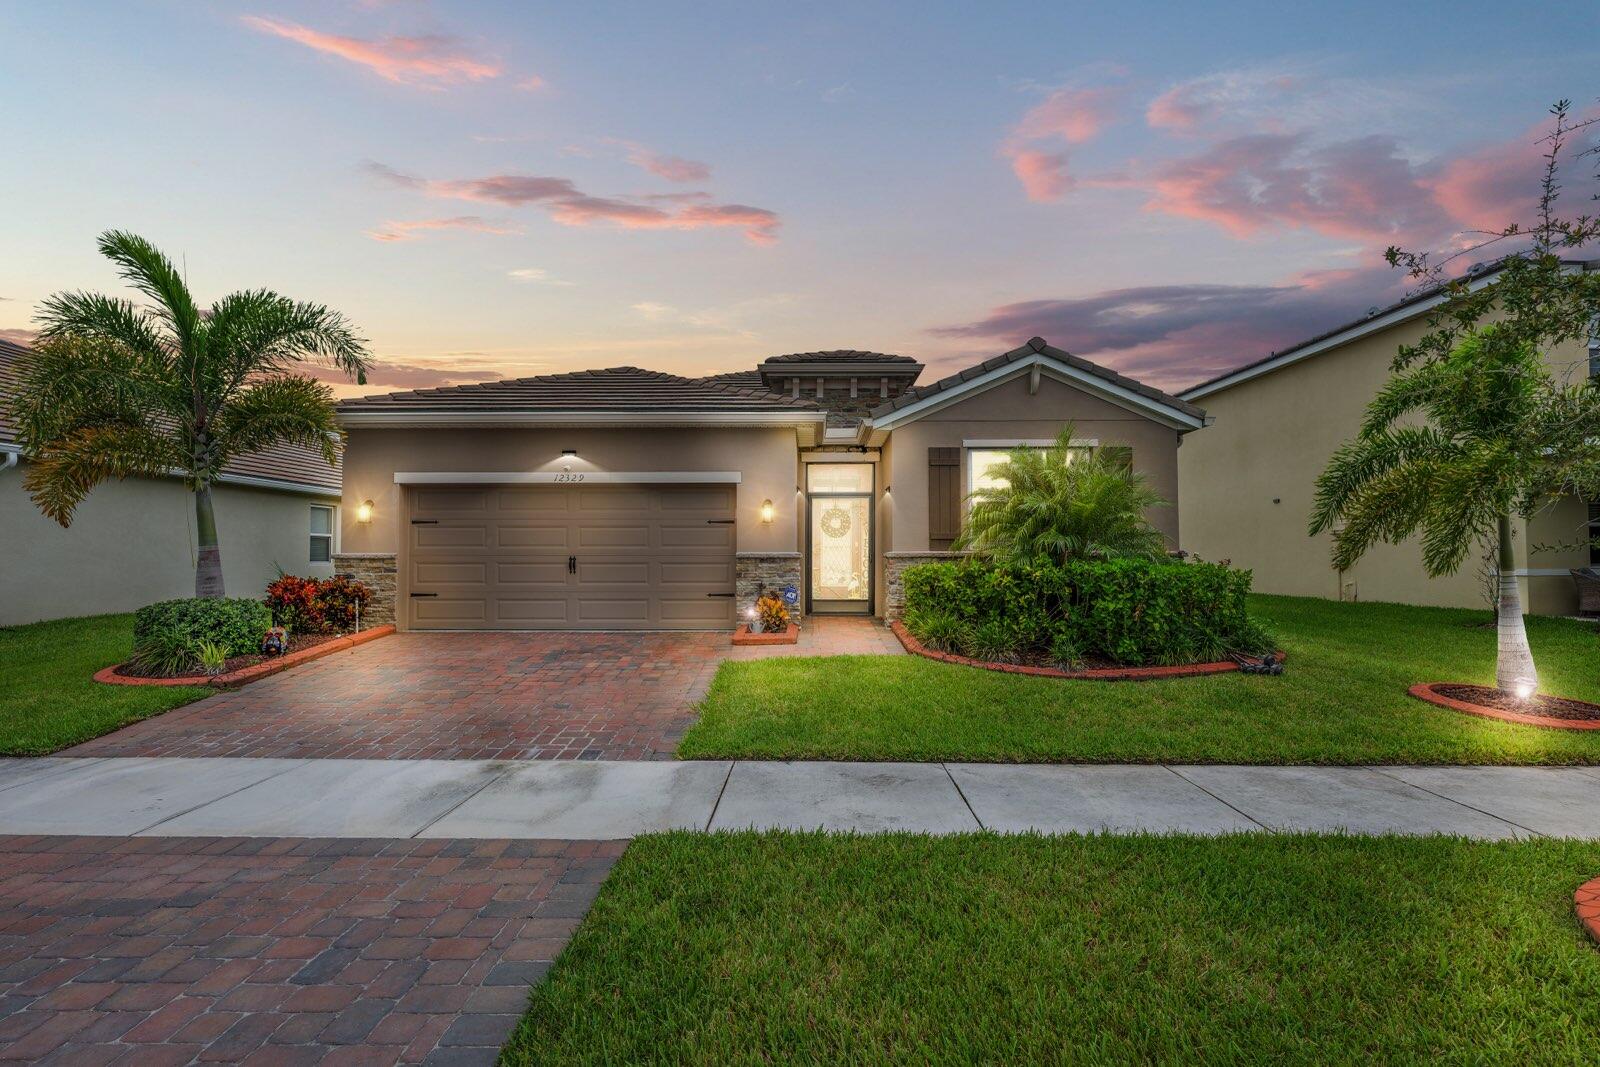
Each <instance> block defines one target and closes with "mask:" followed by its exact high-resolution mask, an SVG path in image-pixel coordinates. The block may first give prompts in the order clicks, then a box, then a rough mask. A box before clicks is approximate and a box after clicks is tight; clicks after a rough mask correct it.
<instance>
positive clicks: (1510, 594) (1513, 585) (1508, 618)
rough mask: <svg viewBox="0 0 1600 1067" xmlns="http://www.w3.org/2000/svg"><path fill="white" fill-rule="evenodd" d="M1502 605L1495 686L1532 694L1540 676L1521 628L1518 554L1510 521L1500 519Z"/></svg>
mask: <svg viewBox="0 0 1600 1067" xmlns="http://www.w3.org/2000/svg"><path fill="white" fill-rule="evenodd" d="M1499 533H1500V604H1499V608H1498V612H1497V614H1498V618H1499V647H1498V649H1497V653H1496V656H1495V661H1494V684H1495V687H1496V688H1498V689H1504V690H1506V691H1507V692H1511V693H1514V692H1517V691H1518V690H1519V689H1520V688H1522V687H1524V686H1526V687H1528V691H1529V692H1535V691H1537V690H1538V688H1539V673H1538V672H1537V671H1536V670H1534V667H1533V650H1532V649H1530V648H1529V647H1528V631H1527V629H1526V628H1525V627H1524V626H1523V624H1522V590H1521V588H1520V587H1519V586H1518V585H1517V560H1516V553H1515V551H1514V550H1513V547H1512V544H1511V517H1510V516H1509V515H1502V516H1500V531H1499Z"/></svg>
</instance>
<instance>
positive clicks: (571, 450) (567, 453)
mask: <svg viewBox="0 0 1600 1067" xmlns="http://www.w3.org/2000/svg"><path fill="white" fill-rule="evenodd" d="M561 454H562V455H563V456H576V455H577V454H578V450H577V449H576V448H563V449H562V450H561Z"/></svg>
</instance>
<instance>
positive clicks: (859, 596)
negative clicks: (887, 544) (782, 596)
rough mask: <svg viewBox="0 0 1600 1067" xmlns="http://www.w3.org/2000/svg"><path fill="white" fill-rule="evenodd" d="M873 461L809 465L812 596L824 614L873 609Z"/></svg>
mask: <svg viewBox="0 0 1600 1067" xmlns="http://www.w3.org/2000/svg"><path fill="white" fill-rule="evenodd" d="M872 492H873V486H872V464H870V463H812V464H808V465H807V466H806V512H807V517H806V545H807V549H806V599H807V602H808V603H809V604H810V610H811V611H812V612H814V613H818V614H842V615H870V614H872V512H873V507H872Z"/></svg>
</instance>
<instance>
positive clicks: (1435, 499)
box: [1311, 324, 1600, 699]
mask: <svg viewBox="0 0 1600 1067" xmlns="http://www.w3.org/2000/svg"><path fill="white" fill-rule="evenodd" d="M1597 433H1600V381H1597V380H1593V379H1591V380H1589V381H1587V382H1585V383H1584V384H1582V385H1576V386H1574V385H1565V384H1559V383H1557V381H1556V380H1555V378H1554V376H1553V375H1552V374H1551V372H1550V370H1549V369H1548V368H1547V366H1546V365H1545V362H1544V360H1543V359H1542V358H1541V357H1540V355H1539V352H1538V349H1537V348H1536V347H1535V346H1534V345H1533V344H1531V343H1529V342H1527V341H1526V340H1523V339H1521V335H1520V333H1518V332H1516V331H1514V330H1513V329H1511V328H1508V327H1504V326H1500V325H1495V324H1490V325H1486V326H1481V327H1474V328H1470V329H1467V330H1464V331H1463V332H1462V333H1461V334H1460V339H1459V340H1458V341H1457V342H1456V344H1455V347H1454V348H1453V349H1452V350H1451V351H1450V353H1449V355H1448V356H1446V357H1445V358H1443V359H1437V360H1431V361H1427V362H1422V363H1418V364H1415V365H1412V366H1411V367H1410V368H1409V369H1405V370H1401V371H1400V372H1398V373H1396V374H1395V375H1394V376H1393V377H1392V378H1391V379H1390V380H1389V382H1388V384H1387V385H1385V386H1384V388H1383V389H1382V391H1380V392H1379V393H1378V395H1377V397H1376V398H1374V399H1373V401H1372V403H1371V404H1369V405H1368V407H1367V412H1366V417H1365V420H1364V422H1363V424H1362V426H1361V431H1360V433H1359V434H1358V435H1357V436H1356V438H1355V439H1354V440H1352V441H1350V442H1348V443H1347V444H1345V445H1344V446H1343V447H1341V448H1340V449H1339V450H1338V451H1337V452H1335V453H1334V455H1333V458H1332V460H1330V461H1329V463H1328V467H1327V469H1326V470H1325V471H1324V472H1323V473H1322V476H1321V477H1320V478H1318V479H1317V495H1316V503H1315V505H1314V507H1313V509H1312V515H1311V532H1312V533H1313V534H1317V533H1322V532H1324V531H1326V530H1332V531H1333V565H1334V566H1335V567H1337V568H1338V569H1339V570H1348V569H1349V568H1350V567H1351V566H1353V565H1354V564H1355V562H1356V560H1358V559H1360V558H1361V556H1362V554H1363V553H1365V552H1366V551H1367V550H1368V549H1369V548H1371V547H1372V546H1373V545H1374V544H1376V543H1377V542H1379V541H1385V542H1388V543H1391V544H1398V543H1399V542H1401V541H1404V540H1407V539H1408V538H1410V537H1411V536H1412V535H1413V534H1416V533H1417V532H1419V531H1420V532H1421V535H1422V561H1423V565H1424V567H1425V568H1426V570H1427V572H1428V574H1429V575H1430V576H1432V577H1437V576H1439V575H1443V574H1451V573H1454V572H1455V570H1456V569H1457V568H1458V567H1460V566H1461V563H1462V561H1463V560H1464V559H1465V558H1466V556H1467V554H1468V552H1469V551H1470V550H1471V549H1472V546H1473V545H1474V543H1475V542H1477V541H1478V540H1479V539H1481V538H1484V537H1491V538H1493V539H1494V543H1495V544H1496V545H1497V547H1498V558H1499V566H1498V572H1499V600H1498V605H1497V614H1498V620H1499V627H1498V629H1499V652H1498V656H1497V658H1496V661H1495V685H1496V686H1497V687H1498V688H1500V689H1503V690H1505V691H1507V692H1512V693H1516V694H1518V695H1519V696H1521V697H1523V698H1524V699H1525V698H1527V697H1528V696H1531V695H1532V694H1533V693H1534V692H1535V691H1536V689H1537V686H1538V673H1537V672H1536V670H1535V669H1534V663H1533V653H1532V651H1531V650H1530V649H1529V647H1528V635H1527V632H1526V630H1525V629H1524V627H1523V622H1522V596H1521V592H1520V590H1519V588H1518V585H1517V577H1516V560H1515V557H1514V554H1513V551H1512V539H1511V530H1512V521H1511V520H1512V516H1513V515H1520V516H1522V517H1523V518H1527V517H1529V516H1531V515H1533V514H1534V512H1536V511H1538V510H1539V509H1540V508H1542V507H1545V506H1547V504H1548V503H1549V501H1551V500H1552V499H1553V498H1555V497H1556V496H1559V495H1561V494H1565V493H1573V492H1578V493H1584V494H1586V495H1587V494H1593V493H1594V492H1595V491H1596V490H1597V489H1600V437H1597V436H1596V435H1597ZM1341 524H1342V525H1341Z"/></svg>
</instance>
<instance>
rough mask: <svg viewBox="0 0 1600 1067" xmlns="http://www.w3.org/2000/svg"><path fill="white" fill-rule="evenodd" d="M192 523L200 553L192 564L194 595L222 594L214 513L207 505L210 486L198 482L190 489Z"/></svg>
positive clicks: (210, 506) (219, 550)
mask: <svg viewBox="0 0 1600 1067" xmlns="http://www.w3.org/2000/svg"><path fill="white" fill-rule="evenodd" d="M194 526H195V532H196V534H197V535H198V540H199V542H200V552H199V555H198V556H197V557H196V559H195V565H194V595H195V596H197V597H218V598H220V597H223V596H226V595H227V594H226V593H225V592H224V590H223V588H222V549H221V548H220V547H219V546H218V545H217V514H216V511H215V509H213V507H212V505H211V486H210V484H209V483H206V482H202V483H201V484H200V486H199V488H197V489H196V490H195V491H194Z"/></svg>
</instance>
